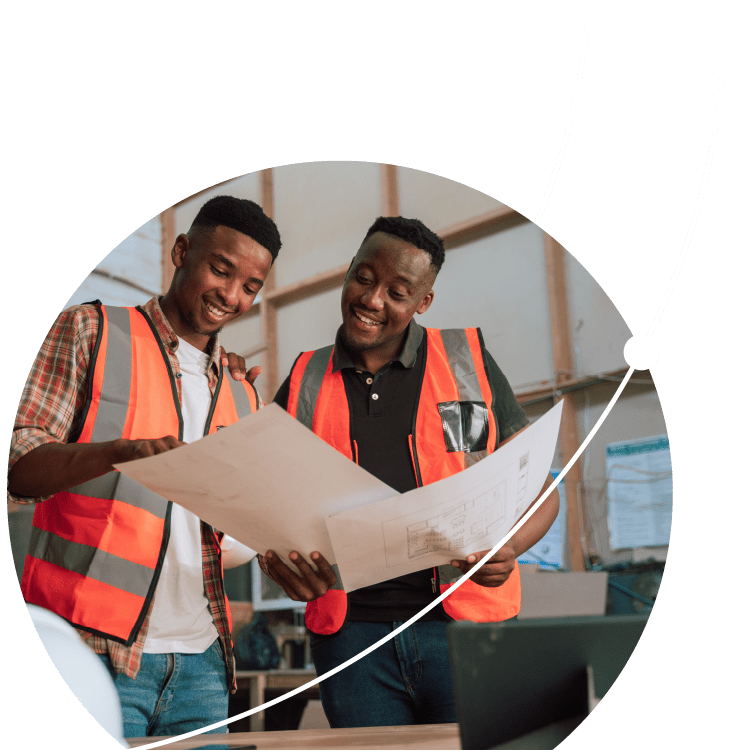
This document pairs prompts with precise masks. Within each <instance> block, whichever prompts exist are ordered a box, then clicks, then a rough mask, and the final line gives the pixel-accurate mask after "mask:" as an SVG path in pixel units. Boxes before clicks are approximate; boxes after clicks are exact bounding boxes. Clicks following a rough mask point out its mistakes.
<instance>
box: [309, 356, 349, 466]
mask: <svg viewBox="0 0 751 752" xmlns="http://www.w3.org/2000/svg"><path fill="white" fill-rule="evenodd" d="M318 405H326V407H325V409H320V410H319V409H318ZM342 426H346V427H347V429H346V430H345V431H343V430H342ZM313 433H314V434H315V435H316V436H320V438H322V439H323V440H324V441H325V442H326V443H327V444H328V445H329V446H332V447H334V449H336V451H337V452H339V453H340V454H343V455H344V456H345V457H346V458H347V459H350V460H351V459H354V457H353V454H352V442H351V441H350V435H349V404H348V403H347V392H346V391H345V389H344V379H343V378H342V374H341V371H337V372H336V373H332V372H331V360H330V359H329V364H328V366H327V367H326V376H325V378H324V379H323V384H322V385H321V392H320V394H319V395H318V402H317V405H316V411H315V413H314V415H313Z"/></svg>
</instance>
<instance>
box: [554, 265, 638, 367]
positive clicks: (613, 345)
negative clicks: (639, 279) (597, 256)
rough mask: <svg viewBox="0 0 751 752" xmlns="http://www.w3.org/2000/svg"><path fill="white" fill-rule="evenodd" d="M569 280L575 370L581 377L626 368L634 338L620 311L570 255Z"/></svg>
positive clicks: (567, 275)
mask: <svg viewBox="0 0 751 752" xmlns="http://www.w3.org/2000/svg"><path fill="white" fill-rule="evenodd" d="M566 278H567V283H568V289H569V318H570V325H571V346H572V347H573V348H574V349H575V353H574V355H575V361H574V368H575V369H576V370H577V371H578V374H577V375H580V376H582V375H587V374H593V373H602V372H603V371H614V370H616V369H617V368H622V367H624V366H625V365H626V360H625V358H624V357H623V346H624V345H625V344H626V342H627V341H628V340H629V338H630V337H631V332H630V330H629V328H628V325H627V324H626V322H625V321H624V320H623V317H622V316H621V315H620V313H618V309H617V308H616V307H615V306H614V305H613V303H612V301H611V300H610V298H609V297H608V296H607V294H606V293H605V291H604V290H603V289H602V287H600V285H598V284H597V282H596V281H595V279H594V278H593V277H592V275H591V274H590V273H589V272H588V271H587V270H586V269H585V268H584V267H583V266H582V265H581V264H580V263H579V262H578V261H577V260H576V259H575V258H574V257H573V256H572V255H571V254H570V253H569V254H566ZM577 355H578V357H576V356H577ZM577 366H578V367H577Z"/></svg>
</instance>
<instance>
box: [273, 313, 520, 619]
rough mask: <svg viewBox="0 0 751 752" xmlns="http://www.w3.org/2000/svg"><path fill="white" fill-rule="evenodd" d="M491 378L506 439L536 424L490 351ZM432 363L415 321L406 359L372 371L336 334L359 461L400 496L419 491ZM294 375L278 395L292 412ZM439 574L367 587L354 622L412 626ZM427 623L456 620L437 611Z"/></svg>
mask: <svg viewBox="0 0 751 752" xmlns="http://www.w3.org/2000/svg"><path fill="white" fill-rule="evenodd" d="M484 356H485V362H486V367H487V372H488V378H489V380H490V382H491V384H492V386H493V392H494V394H495V401H494V403H493V408H494V410H495V414H496V416H497V417H498V428H499V430H498V434H499V436H498V442H501V441H503V440H504V439H507V438H508V437H509V436H511V435H513V434H514V433H516V432H517V431H519V430H521V429H522V428H524V426H526V425H527V424H528V423H529V420H528V419H527V416H526V415H525V414H524V411H523V410H522V408H521V407H520V406H519V403H518V402H517V401H516V398H515V397H514V394H513V392H512V390H511V387H510V386H509V383H508V380H507V379H506V377H505V376H504V375H503V373H502V372H501V369H500V368H498V366H497V364H496V363H495V361H494V360H493V358H492V357H491V356H490V354H489V353H488V352H487V351H485V352H484ZM426 358H427V337H426V336H425V330H424V329H423V327H421V326H420V325H419V324H418V323H417V322H416V321H415V320H414V319H412V320H411V321H410V324H409V327H408V330H407V338H406V339H405V341H404V345H403V346H402V349H401V352H400V353H399V355H398V357H396V358H395V359H394V360H392V361H390V362H389V363H387V364H386V365H385V366H383V367H382V368H381V369H380V370H379V371H378V373H376V374H372V373H368V372H367V371H362V370H358V369H357V367H356V366H355V364H354V362H353V360H352V357H351V356H350V354H349V352H348V351H347V349H346V347H345V345H344V343H343V341H342V334H341V329H340V330H339V332H338V333H337V335H336V344H335V347H334V355H333V362H332V368H333V371H334V372H336V371H341V373H342V378H343V381H344V387H345V391H346V393H347V401H348V403H349V409H350V432H351V436H352V439H353V440H354V441H355V443H356V444H357V456H358V464H359V465H360V466H361V467H363V468H364V469H365V470H367V471H368V472H369V473H371V474H372V475H374V476H375V477H376V478H378V479H379V480H382V481H383V482H384V483H387V484H388V485H389V486H391V487H392V488H393V489H394V490H396V491H398V492H399V493H405V492H407V491H411V490H412V489H413V488H417V479H416V478H415V471H414V466H413V464H412V455H411V453H410V447H409V436H410V434H411V432H412V424H413V417H414V412H415V409H416V408H417V401H418V399H419V396H420V385H421V384H422V377H423V373H424V371H425V362H426ZM289 383H290V377H289V376H288V377H287V379H286V380H285V382H284V383H283V384H282V386H281V387H280V389H279V391H278V392H277V394H276V397H274V402H276V403H277V404H278V405H280V406H281V407H283V408H284V409H285V410H286V409H287V402H288V399H289ZM433 576H434V575H433V569H424V570H422V571H419V572H413V573H412V574H408V575H404V576H402V577H396V578H394V579H392V580H387V581H386V582H380V583H378V584H376V585H370V586H368V587H365V588H360V589H359V590H355V591H353V592H351V593H350V594H349V613H348V615H349V618H350V619H351V620H352V621H378V622H384V621H386V622H389V621H405V620H406V619H408V618H410V617H411V616H413V615H414V614H415V613H417V612H418V611H419V610H421V609H422V608H424V607H425V606H427V605H428V604H429V603H430V602H431V601H432V600H434V599H435V598H436V596H437V595H439V593H438V592H435V590H436V589H437V587H436V588H434V583H433ZM422 619H423V620H434V619H444V620H449V617H448V616H446V614H445V612H444V611H443V609H441V608H435V609H432V610H431V611H429V612H428V614H426V615H425V616H423V617H422Z"/></svg>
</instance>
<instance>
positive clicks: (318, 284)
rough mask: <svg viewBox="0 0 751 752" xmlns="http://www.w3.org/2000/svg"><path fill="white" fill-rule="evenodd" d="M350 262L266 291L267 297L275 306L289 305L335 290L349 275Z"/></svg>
mask: <svg viewBox="0 0 751 752" xmlns="http://www.w3.org/2000/svg"><path fill="white" fill-rule="evenodd" d="M347 269H349V264H343V265H342V266H338V267H337V268H336V269H331V270H330V271H327V272H321V273H320V274H315V275H314V276H312V277H308V278H307V279H303V280H300V281H299V282H292V283H291V284H289V285H283V286H282V287H277V288H276V289H274V290H273V291H272V292H270V293H266V295H265V298H266V299H267V300H269V301H273V303H274V305H275V306H283V305H289V304H290V303H295V302H297V301H298V300H302V299H303V298H308V297H310V296H311V295H317V294H318V293H322V292H326V291H327V290H333V289H334V288H336V287H340V286H341V285H343V284H344V278H345V277H346V276H347Z"/></svg>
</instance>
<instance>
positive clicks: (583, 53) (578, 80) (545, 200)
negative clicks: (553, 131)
mask: <svg viewBox="0 0 751 752" xmlns="http://www.w3.org/2000/svg"><path fill="white" fill-rule="evenodd" d="M592 3H593V0H587V15H586V18H585V20H584V38H583V39H582V49H581V53H580V54H579V70H578V72H577V74H576V86H574V97H573V99H572V100H571V107H570V108H569V111H568V120H567V121H566V129H565V130H564V131H563V141H561V146H560V148H559V149H558V158H557V159H556V160H555V167H553V174H552V175H551V176H550V180H549V181H548V187H547V190H546V191H545V196H544V197H543V199H542V203H541V204H540V208H539V209H538V210H537V216H536V217H535V224H536V225H539V224H540V220H541V219H542V215H543V214H544V213H545V209H546V207H547V205H548V201H549V200H550V194H551V193H552V192H553V186H554V185H555V181H556V180H557V178H558V171H559V170H560V169H561V162H563V155H564V153H565V152H566V144H568V137H569V136H570V135H571V127H572V126H573V124H574V116H575V115H576V105H577V104H578V103H579V92H580V91H581V82H582V79H583V78H584V66H585V65H586V64H587V46H588V45H589V29H590V26H591V23H592Z"/></svg>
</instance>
